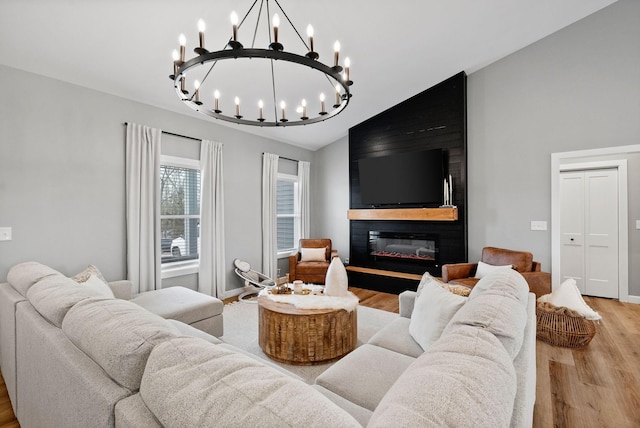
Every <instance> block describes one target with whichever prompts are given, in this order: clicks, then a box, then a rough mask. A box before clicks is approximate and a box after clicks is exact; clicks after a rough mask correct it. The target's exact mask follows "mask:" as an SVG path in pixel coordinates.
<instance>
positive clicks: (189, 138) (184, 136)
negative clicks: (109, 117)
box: [124, 122, 202, 141]
mask: <svg viewBox="0 0 640 428" xmlns="http://www.w3.org/2000/svg"><path fill="white" fill-rule="evenodd" d="M128 124H129V123H128V122H125V123H124V125H125V126H127V125H128ZM160 132H162V133H163V134H167V135H173V136H174V137H180V138H186V139H187V140H194V141H202V138H196V137H189V136H188V135H182V134H176V133H174V132H169V131H160Z"/></svg>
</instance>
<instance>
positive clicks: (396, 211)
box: [347, 207, 458, 221]
mask: <svg viewBox="0 0 640 428" xmlns="http://www.w3.org/2000/svg"><path fill="white" fill-rule="evenodd" d="M347 218H348V219H349V220H422V221H456V220H458V208H456V207H452V208H390V209H362V210H349V211H348V213H347Z"/></svg>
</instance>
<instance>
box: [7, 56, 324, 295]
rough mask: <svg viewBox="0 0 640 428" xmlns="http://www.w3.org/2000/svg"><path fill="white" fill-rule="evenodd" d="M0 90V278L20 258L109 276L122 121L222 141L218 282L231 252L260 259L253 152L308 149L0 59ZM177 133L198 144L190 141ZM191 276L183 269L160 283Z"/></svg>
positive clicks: (233, 284)
mask: <svg viewBox="0 0 640 428" xmlns="http://www.w3.org/2000/svg"><path fill="white" fill-rule="evenodd" d="M0 93H2V97H1V98H0V118H1V119H0V120H1V124H2V126H1V127H0V226H2V227H5V226H11V227H13V240H12V241H9V242H0V282H4V280H5V278H6V274H7V272H8V270H9V268H10V267H11V266H13V265H14V264H16V263H19V262H22V261H26V260H36V261H39V262H41V263H45V264H48V265H50V266H52V267H54V268H55V269H58V270H60V271H61V272H63V273H66V274H73V273H77V272H79V271H80V270H82V269H83V268H84V267H86V265H87V264H89V263H93V264H95V265H97V266H98V267H99V268H100V270H101V271H102V272H103V273H104V275H105V277H106V278H107V279H109V280H115V279H121V278H124V277H125V274H126V256H125V240H126V225H125V181H124V180H125V178H124V177H125V176H124V164H125V156H124V139H125V127H124V126H123V123H124V122H136V123H141V124H145V125H149V126H152V127H156V128H161V129H164V130H167V131H170V132H175V133H178V134H184V135H188V136H192V137H197V138H205V139H209V140H214V141H221V142H223V143H224V150H223V157H224V192H225V235H226V245H225V247H226V248H225V250H226V259H227V265H228V269H227V290H229V289H233V288H237V287H240V286H241V285H242V283H241V281H240V280H239V278H237V277H236V275H235V274H234V273H233V270H232V262H233V259H234V258H236V257H239V258H242V259H244V260H247V261H249V262H250V263H251V265H252V266H253V267H254V268H256V269H261V265H262V247H261V220H260V216H261V214H260V213H261V177H262V153H263V152H270V153H276V154H279V155H281V156H285V157H289V158H294V159H300V160H307V161H311V160H312V158H313V152H311V151H309V150H305V149H302V148H300V147H295V146H292V145H288V144H284V143H280V142H276V141H273V140H268V139H265V138H261V137H257V136H255V135H252V134H247V133H244V132H240V131H237V130H235V129H233V128H229V127H224V126H220V125H218V124H216V123H215V122H213V121H211V120H200V119H196V118H193V117H189V116H186V115H181V114H176V113H173V112H169V111H166V110H162V109H158V108H155V107H152V106H149V105H145V104H141V103H137V102H133V101H129V100H125V99H123V98H119V97H115V96H111V95H107V94H104V93H101V92H97V91H93V90H89V89H86V88H82V87H79V86H74V85H70V84H67V83H64V82H61V81H57V80H53V79H49V78H46V77H42V76H37V75H34V74H30V73H25V72H22V71H19V70H15V69H12V68H8V67H4V66H0ZM284 131H285V132H286V129H285V130H284ZM167 139H169V138H167ZM182 141H183V143H184V144H185V148H186V146H189V148H188V150H186V151H187V152H190V153H199V147H198V146H199V143H197V142H192V141H190V140H184V139H183V140H182ZM194 145H195V147H194ZM196 283H197V281H196V279H195V278H194V277H193V276H192V277H187V278H172V279H171V280H167V281H165V283H163V285H165V286H166V285H176V284H184V285H187V286H190V287H193V286H194V285H195V284H196Z"/></svg>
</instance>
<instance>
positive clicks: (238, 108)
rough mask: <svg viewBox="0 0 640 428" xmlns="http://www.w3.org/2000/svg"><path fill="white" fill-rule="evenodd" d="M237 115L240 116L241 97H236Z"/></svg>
mask: <svg viewBox="0 0 640 428" xmlns="http://www.w3.org/2000/svg"><path fill="white" fill-rule="evenodd" d="M235 101H236V117H237V118H240V117H241V116H240V98H238V97H236V99H235Z"/></svg>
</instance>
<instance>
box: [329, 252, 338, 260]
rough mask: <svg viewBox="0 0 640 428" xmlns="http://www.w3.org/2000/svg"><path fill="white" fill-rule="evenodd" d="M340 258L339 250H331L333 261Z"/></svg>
mask: <svg viewBox="0 0 640 428" xmlns="http://www.w3.org/2000/svg"><path fill="white" fill-rule="evenodd" d="M336 257H338V250H331V260H333V259H334V258H336Z"/></svg>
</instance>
